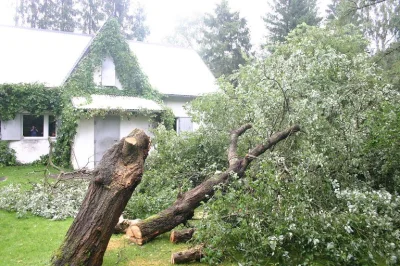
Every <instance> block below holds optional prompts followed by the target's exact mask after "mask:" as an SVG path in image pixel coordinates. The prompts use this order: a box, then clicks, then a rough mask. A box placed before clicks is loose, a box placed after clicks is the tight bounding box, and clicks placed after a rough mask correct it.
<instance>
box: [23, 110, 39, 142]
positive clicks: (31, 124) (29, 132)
mask: <svg viewBox="0 0 400 266" xmlns="http://www.w3.org/2000/svg"><path fill="white" fill-rule="evenodd" d="M22 119H23V122H22V132H23V136H24V137H43V133H44V130H43V129H44V115H39V116H34V115H23V117H22Z"/></svg>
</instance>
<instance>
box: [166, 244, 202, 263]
mask: <svg viewBox="0 0 400 266" xmlns="http://www.w3.org/2000/svg"><path fill="white" fill-rule="evenodd" d="M202 250H203V247H202V246H199V247H195V248H192V249H188V250H185V251H180V252H176V253H172V256H171V263H172V264H181V263H188V262H192V261H200V260H201V258H202V257H203V253H202Z"/></svg>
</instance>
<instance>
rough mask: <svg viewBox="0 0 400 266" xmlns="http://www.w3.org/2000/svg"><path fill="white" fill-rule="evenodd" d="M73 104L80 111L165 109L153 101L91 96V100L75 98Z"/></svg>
mask: <svg viewBox="0 0 400 266" xmlns="http://www.w3.org/2000/svg"><path fill="white" fill-rule="evenodd" d="M72 104H73V106H74V107H75V108H79V109H108V110H141V109H147V110H151V111H161V110H163V108H162V107H161V106H160V105H159V104H158V103H156V102H155V101H152V100H147V99H143V98H137V97H127V96H112V95H91V99H87V98H85V97H73V98H72Z"/></svg>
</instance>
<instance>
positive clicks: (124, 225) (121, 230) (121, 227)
mask: <svg viewBox="0 0 400 266" xmlns="http://www.w3.org/2000/svg"><path fill="white" fill-rule="evenodd" d="M138 222H140V219H135V220H129V219H124V217H123V216H122V215H121V216H120V217H119V220H118V223H117V225H116V226H115V228H114V234H125V233H126V230H127V229H128V228H129V226H131V225H134V224H137V223H138Z"/></svg>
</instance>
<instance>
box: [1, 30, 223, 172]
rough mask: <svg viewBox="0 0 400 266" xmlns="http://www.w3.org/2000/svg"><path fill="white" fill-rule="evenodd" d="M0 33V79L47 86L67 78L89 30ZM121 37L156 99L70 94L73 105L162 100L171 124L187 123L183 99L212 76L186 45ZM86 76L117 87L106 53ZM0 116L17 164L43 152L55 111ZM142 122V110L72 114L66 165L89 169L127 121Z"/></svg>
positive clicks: (126, 106)
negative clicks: (131, 113) (33, 129)
mask: <svg viewBox="0 0 400 266" xmlns="http://www.w3.org/2000/svg"><path fill="white" fill-rule="evenodd" d="M0 36H1V39H2V41H1V42H0V84H18V83H42V84H45V86H46V87H49V88H56V87H62V86H63V85H64V84H65V83H66V82H68V79H69V78H70V76H71V75H72V74H73V72H74V70H75V69H76V68H77V66H78V65H79V64H80V62H81V61H82V59H83V58H84V57H85V55H86V54H87V52H88V50H89V49H91V48H90V47H91V45H92V42H93V40H94V38H95V37H96V36H91V35H84V34H75V33H66V32H58V31H49V30H37V29H27V28H18V27H9V26H0ZM127 43H128V45H129V49H130V52H131V53H132V54H134V55H135V56H136V58H137V61H138V63H139V65H140V68H141V70H142V72H143V73H144V74H145V75H146V76H147V78H148V81H149V82H150V84H151V86H152V87H153V88H154V89H155V90H157V91H158V92H159V93H161V94H162V101H163V104H162V103H160V102H158V103H157V102H155V101H152V100H148V99H144V98H140V97H129V96H115V95H99V94H98V95H92V97H91V99H88V98H85V97H72V98H71V102H72V105H73V106H74V108H76V109H84V110H90V109H97V110H99V109H104V110H129V111H134V110H143V109H146V110H148V111H149V112H150V113H151V112H161V111H162V110H163V108H164V107H163V105H164V106H167V107H170V108H171V109H172V111H173V113H174V115H175V117H176V123H177V124H176V128H177V130H178V131H185V130H193V124H192V122H191V119H190V117H189V116H188V114H187V113H186V111H185V109H184V105H185V104H186V103H187V102H189V101H191V100H192V99H194V98H195V97H198V96H200V95H201V94H204V93H210V92H214V91H215V90H216V85H215V79H214V77H213V75H212V73H211V72H210V70H209V69H208V68H207V66H206V65H205V64H204V62H203V61H202V59H201V58H200V57H199V55H198V54H197V53H196V52H195V51H194V50H191V49H185V48H178V47H173V46H167V45H159V44H150V43H141V42H135V41H127ZM132 74H134V73H132ZM93 81H94V82H95V83H96V84H99V85H100V86H102V87H112V88H116V89H118V90H124V88H123V86H122V85H121V82H120V81H119V78H118V70H116V67H115V64H114V58H112V57H111V56H110V55H107V56H105V58H104V59H103V63H102V66H101V67H98V68H96V70H95V71H94V74H93ZM0 115H1V114H0ZM0 117H1V116H0ZM0 122H1V138H2V140H7V141H9V146H10V147H11V148H13V149H14V150H15V151H16V154H17V159H18V160H19V161H20V162H22V163H30V162H32V161H34V160H37V159H39V157H40V156H41V155H44V154H47V153H48V152H49V143H48V137H51V138H54V139H57V126H56V124H57V123H56V122H57V117H55V116H54V115H53V114H52V113H51V112H49V113H43V114H42V115H41V116H39V117H34V116H32V115H30V114H29V113H26V112H25V111H23V110H22V111H21V113H19V114H17V115H16V117H15V118H14V119H12V120H7V121H0ZM61 123H62V121H61ZM31 125H36V128H37V129H38V130H37V133H36V134H34V135H36V136H32V134H31V133H30V132H29V128H30V127H31ZM149 127H150V124H149V118H148V117H147V116H146V115H138V116H136V117H131V118H130V119H127V118H126V117H124V115H106V116H102V117H91V118H87V119H86V118H82V119H80V120H79V123H78V127H77V133H76V135H75V137H74V141H73V142H72V143H73V144H72V149H71V150H72V151H71V162H72V165H73V167H74V168H76V169H77V168H82V167H87V168H93V167H94V166H95V164H96V163H97V162H98V161H99V160H100V159H101V157H102V155H103V153H104V151H105V150H107V149H108V148H109V147H110V146H111V145H112V144H113V143H114V142H115V141H117V140H119V139H120V138H121V137H123V136H126V135H127V134H128V133H129V132H130V131H131V130H132V129H134V128H142V129H144V130H146V131H148V129H149Z"/></svg>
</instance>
